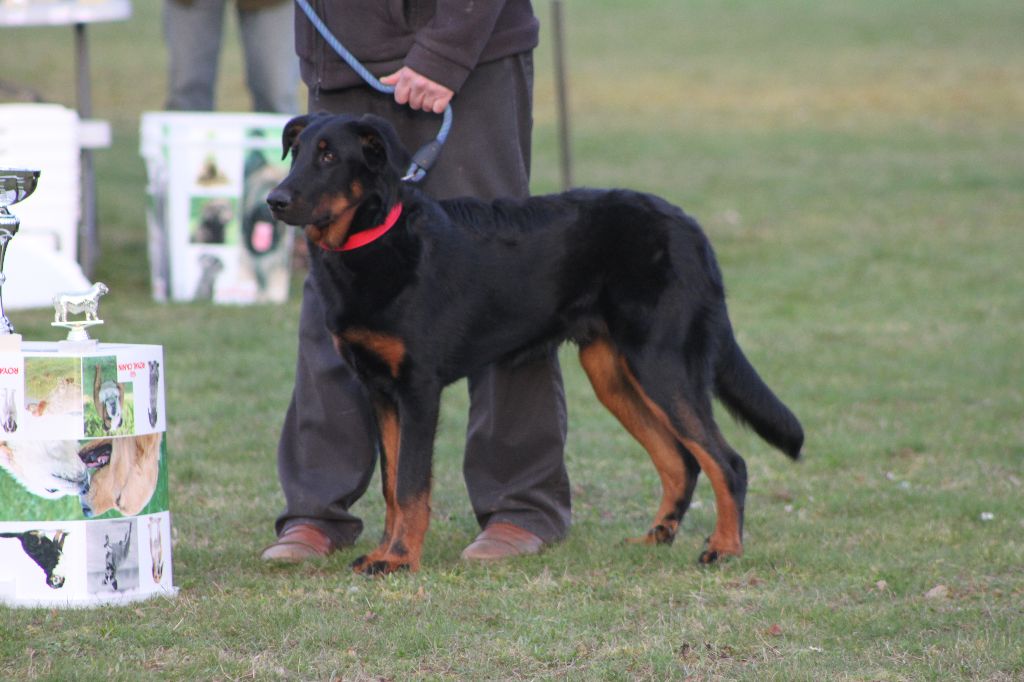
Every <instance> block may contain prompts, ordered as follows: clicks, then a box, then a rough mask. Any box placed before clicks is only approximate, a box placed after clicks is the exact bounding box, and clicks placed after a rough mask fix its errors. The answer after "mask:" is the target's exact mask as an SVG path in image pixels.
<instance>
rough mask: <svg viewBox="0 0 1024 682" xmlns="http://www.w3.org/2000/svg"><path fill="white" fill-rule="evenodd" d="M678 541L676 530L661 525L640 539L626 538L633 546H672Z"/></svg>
mask: <svg viewBox="0 0 1024 682" xmlns="http://www.w3.org/2000/svg"><path fill="white" fill-rule="evenodd" d="M675 539H676V528H674V527H670V526H666V525H665V524H663V523H659V524H658V525H657V526H654V527H653V528H651V529H650V530H648V531H647V532H646V533H645V534H643V535H641V536H640V537H638V538H626V542H628V543H629V544H633V545H671V544H672V543H673V542H674V541H675Z"/></svg>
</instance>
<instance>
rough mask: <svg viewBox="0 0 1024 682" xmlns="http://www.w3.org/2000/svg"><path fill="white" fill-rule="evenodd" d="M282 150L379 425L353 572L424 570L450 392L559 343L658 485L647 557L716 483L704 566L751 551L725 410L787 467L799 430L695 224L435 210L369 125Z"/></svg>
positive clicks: (295, 216)
mask: <svg viewBox="0 0 1024 682" xmlns="http://www.w3.org/2000/svg"><path fill="white" fill-rule="evenodd" d="M283 137H284V149H285V154H289V153H290V154H291V155H292V167H291V172H290V173H289V175H288V177H287V178H285V180H284V181H283V182H281V184H280V185H278V187H276V188H275V189H274V190H273V191H272V192H271V193H270V195H269V196H268V197H267V201H268V203H269V204H270V206H271V208H272V209H273V211H274V214H275V215H276V216H277V217H278V218H279V219H281V220H283V221H285V222H287V223H290V224H292V225H299V226H304V228H305V234H306V237H307V238H308V239H309V241H310V242H311V247H310V253H311V256H312V260H311V268H312V270H311V272H312V277H313V281H314V283H315V285H316V287H317V288H318V290H319V292H320V294H321V296H322V299H323V302H324V306H325V317H326V320H325V321H326V325H327V328H328V329H329V330H330V332H331V334H332V335H333V337H334V341H335V345H336V347H337V349H338V351H339V352H340V353H342V354H344V355H345V356H346V357H347V358H348V359H349V360H350V361H351V362H352V364H353V366H354V367H355V368H356V371H357V372H358V373H359V375H360V377H361V378H362V380H363V382H364V383H365V385H366V388H367V390H368V392H369V395H370V396H371V399H372V401H373V405H374V409H375V412H376V416H377V426H378V437H379V442H380V446H381V453H382V463H381V466H382V473H383V487H384V496H385V500H386V505H387V512H386V519H385V531H384V537H383V540H382V542H381V544H380V546H379V547H377V548H376V549H375V550H373V551H372V552H371V553H370V554H369V555H367V556H363V557H360V558H359V559H357V560H356V561H355V563H354V564H353V567H354V569H355V570H356V571H358V572H362V573H367V574H373V573H389V572H391V571H395V570H397V569H402V568H409V569H412V570H416V569H417V568H418V567H419V562H420V554H421V549H422V544H423V537H424V533H425V532H426V530H427V525H428V521H429V515H430V479H431V459H432V456H433V455H432V451H433V440H434V432H435V428H436V424H437V418H438V403H439V400H440V395H441V389H442V388H443V387H444V386H445V385H447V384H449V383H451V382H453V381H455V380H456V379H459V378H461V377H464V376H466V375H467V374H469V373H471V372H473V371H474V370H476V369H478V368H480V367H482V366H484V365H487V364H489V363H494V362H515V361H516V360H517V359H522V358H524V357H530V356H535V355H536V354H537V353H538V352H544V351H545V350H548V349H550V348H551V347H553V346H555V345H557V344H559V343H561V342H563V341H565V340H571V341H573V342H575V343H576V344H577V345H578V346H579V349H580V360H581V361H582V364H583V367H584V369H585V370H586V372H587V375H588V376H589V377H590V381H591V383H592V384H593V387H594V390H595V392H596V393H597V396H598V397H599V398H600V400H601V401H602V403H604V405H605V406H606V407H607V408H608V409H609V410H611V412H612V413H614V414H615V416H616V417H618V419H619V420H620V421H621V422H622V424H623V425H624V426H625V427H626V429H627V430H628V431H629V432H630V433H631V434H632V435H633V436H634V437H635V438H636V439H637V440H638V441H639V442H640V443H641V444H642V445H643V446H644V448H646V449H647V451H648V453H649V454H650V456H651V459H653V460H654V465H655V467H656V469H657V471H658V474H659V476H660V477H661V482H662V488H663V497H662V500H661V505H660V507H659V508H658V511H657V514H656V515H655V518H654V522H653V525H652V527H651V528H650V530H648V531H647V533H646V535H645V536H643V537H641V538H639V539H638V541H639V542H644V543H651V544H653V543H670V542H672V540H673V538H674V537H675V534H676V531H677V529H678V527H679V523H680V521H681V519H682V518H683V515H684V514H685V513H686V510H687V508H688V507H689V505H690V498H691V495H692V493H693V489H694V485H695V484H696V482H697V476H698V474H699V473H700V472H701V471H703V472H704V473H705V474H706V475H707V476H708V478H709V479H710V481H711V486H712V488H713V489H714V493H715V498H716V506H717V512H718V518H717V522H716V526H715V530H714V531H713V532H712V534H711V537H710V538H708V541H707V546H706V548H705V550H704V551H703V553H702V554H701V555H700V560H701V562H703V563H711V562H714V561H716V560H717V559H719V558H720V557H725V556H728V555H740V554H742V551H743V545H742V539H741V536H742V532H743V507H744V498H745V494H746V488H747V472H746V465H745V464H744V461H743V459H742V458H741V457H740V456H739V455H738V454H737V453H736V452H735V451H734V450H733V449H732V448H731V447H730V446H729V445H728V444H727V443H726V442H725V439H724V438H723V437H722V434H721V433H720V432H719V429H718V426H717V425H716V424H715V421H714V419H713V418H712V410H711V397H712V394H715V395H717V396H718V397H719V398H720V399H721V400H722V402H723V403H725V405H726V407H728V408H729V410H730V411H731V412H732V413H733V414H734V415H736V416H737V417H739V418H740V419H741V420H743V421H744V422H746V423H747V424H749V425H750V426H751V427H753V429H754V430H755V431H756V432H757V433H758V434H759V435H761V437H763V438H764V439H765V440H767V441H768V442H769V443H771V444H772V445H774V446H776V447H778V448H779V449H780V450H782V451H783V452H785V453H786V454H788V455H789V456H790V457H793V458H797V457H798V456H799V454H800V448H801V446H802V444H803V430H802V428H801V426H800V423H799V422H798V421H797V419H796V417H794V416H793V414H792V413H791V412H790V411H789V410H788V409H787V408H786V406H785V405H783V404H782V402H781V401H780V400H779V399H778V398H776V397H775V395H774V394H773V393H772V391H771V390H770V389H769V388H768V386H766V385H765V383H764V382H763V381H762V380H761V378H760V377H759V376H758V374H757V372H756V371H755V370H754V368H753V367H752V366H751V365H750V363H749V362H748V361H747V359H746V357H744V355H743V352H742V351H741V350H740V348H739V346H738V345H737V343H736V339H735V338H734V336H733V331H732V327H731V325H730V322H729V317H728V314H727V312H726V305H725V292H724V289H723V285H722V278H721V274H720V273H719V269H718V266H717V264H716V262H715V256H714V253H713V251H712V249H711V245H710V244H709V243H708V240H707V238H706V237H705V235H704V233H703V232H702V231H701V229H700V227H699V226H698V225H697V223H696V222H695V221H694V220H693V219H692V218H690V217H689V216H687V215H686V214H685V213H683V211H681V210H680V209H678V208H676V207H675V206H672V205H670V204H668V203H667V202H665V201H664V200H662V199H659V198H657V197H654V196H651V195H647V194H640V193H637V192H631V191H624V190H610V191H595V190H574V191H570V192H566V193H564V194H557V195H552V196H544V197H534V198H530V199H526V200H521V201H513V200H498V201H494V202H482V201H477V200H473V199H458V200H452V201H440V202H438V201H434V200H432V199H430V198H428V197H427V196H425V195H424V194H423V193H421V192H420V191H419V190H417V189H416V188H415V187H412V186H410V185H408V184H405V183H403V182H402V181H401V179H400V178H401V171H402V169H404V168H405V166H406V164H407V162H408V154H407V152H406V151H405V150H404V149H402V147H401V145H400V144H399V142H398V140H397V136H396V135H395V133H394V131H393V129H392V128H391V127H390V126H389V125H388V124H387V123H386V122H385V121H383V120H382V119H380V118H376V117H373V116H364V117H362V118H358V119H356V118H352V117H348V116H327V115H318V116H303V117H299V118H296V119H293V120H292V121H290V122H289V123H288V124H287V126H286V127H285V130H284V136H283ZM328 407H329V406H328Z"/></svg>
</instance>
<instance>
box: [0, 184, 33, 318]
mask: <svg viewBox="0 0 1024 682" xmlns="http://www.w3.org/2000/svg"><path fill="white" fill-rule="evenodd" d="M38 181H39V171H37V170H28V169H25V168H0V336H7V335H10V334H14V325H13V324H11V321H10V320H8V319H7V314H6V313H5V312H4V298H3V286H4V282H5V281H7V278H6V277H4V258H5V257H6V256H7V244H8V242H10V241H11V239H12V238H13V237H14V235H16V234H17V233H18V226H20V225H21V221H20V220H18V217H17V216H16V215H14V214H13V213H11V212H10V211H8V210H7V207H8V206H11V205H12V204H16V203H18V202H19V201H21V200H22V199H24V198H25V197H27V196H28V195H30V194H32V192H34V191H35V190H36V184H37V183H38Z"/></svg>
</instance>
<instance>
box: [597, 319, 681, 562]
mask: <svg viewBox="0 0 1024 682" xmlns="http://www.w3.org/2000/svg"><path fill="white" fill-rule="evenodd" d="M580 363H581V364H582V365H583V369H584V370H585V371H586V373H587V376H588V377H589V378H590V383H591V385H592V386H593V387H594V393H595V394H596V395H597V397H598V399H599V400H600V401H601V403H602V404H603V405H604V406H605V407H607V408H608V410H609V411H610V412H611V413H612V414H614V415H615V416H616V418H618V420H619V422H621V423H622V425H623V426H624V427H625V428H626V430H627V431H629V433H630V435H632V436H633V437H634V438H635V439H636V440H637V441H638V442H639V443H640V444H641V445H642V446H643V447H644V449H645V450H647V453H648V454H649V455H650V457H651V460H652V461H653V462H654V467H655V469H657V471H658V476H659V477H660V478H661V488H662V497H661V504H660V506H659V507H658V511H657V513H656V514H655V515H654V522H653V523H652V524H651V528H650V529H649V530H648V531H647V533H646V534H644V535H642V536H640V537H638V538H630V539H629V540H628V542H635V543H643V544H671V543H672V541H673V540H674V539H675V537H676V532H677V531H678V529H679V524H680V522H681V521H682V519H683V516H684V515H685V514H686V510H687V509H689V507H690V500H691V498H692V497H693V489H694V486H696V485H697V476H698V475H699V474H700V467H699V465H698V464H697V460H696V459H694V457H693V456H692V455H691V454H690V453H689V452H688V451H687V450H685V449H684V448H682V447H681V446H680V444H679V442H678V441H677V440H676V438H675V437H674V436H673V435H672V432H671V431H670V430H669V429H668V428H667V427H666V426H665V424H664V423H663V420H660V419H658V417H657V416H656V415H655V414H654V413H653V412H652V411H651V409H650V408H649V407H648V406H647V404H646V403H645V402H644V399H643V397H642V396H641V395H640V393H639V392H638V391H637V388H636V386H635V382H633V381H631V380H630V378H629V369H628V367H627V366H626V363H625V359H624V358H623V357H622V355H620V354H619V353H618V352H617V351H616V350H615V348H614V347H613V346H612V345H611V343H610V342H609V341H607V340H606V339H598V340H596V341H592V342H590V343H589V344H587V345H585V346H583V347H581V348H580Z"/></svg>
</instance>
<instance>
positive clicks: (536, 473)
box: [276, 54, 570, 545]
mask: <svg viewBox="0 0 1024 682" xmlns="http://www.w3.org/2000/svg"><path fill="white" fill-rule="evenodd" d="M532 85H533V64H532V57H531V55H529V54H523V55H517V56H513V57H509V58H506V59H503V60H499V61H496V62H491V63H488V64H484V65H481V66H479V67H477V69H476V70H475V71H474V72H473V74H472V75H470V77H469V79H468V80H467V82H466V84H465V85H464V86H463V89H462V90H461V91H460V92H459V94H458V95H457V97H456V98H455V100H454V101H453V109H454V110H455V117H454V126H453V128H452V131H451V134H450V136H449V138H448V141H447V143H446V144H445V147H444V151H443V152H442V154H441V156H440V159H439V160H438V162H437V164H436V165H435V166H434V168H433V169H432V170H431V171H430V172H429V173H428V174H427V177H426V180H425V181H424V184H423V188H424V189H425V190H426V191H427V192H430V193H431V194H432V195H433V196H435V197H437V198H448V197H454V196H465V195H474V196H479V197H483V198H493V197H498V196H525V195H526V194H527V193H528V190H529V167H530V157H529V155H530V135H531V130H532V102H531V97H532ZM309 108H310V111H311V112H312V111H330V112H346V113H353V114H358V113H367V112H369V113H375V114H377V115H380V116H383V117H385V118H387V119H388V120H390V121H392V123H393V124H394V125H395V127H396V129H397V130H398V133H399V135H400V137H402V140H403V142H404V143H405V145H406V146H407V147H408V148H409V149H410V150H413V151H414V150H416V149H418V148H419V147H420V146H421V145H422V144H424V143H425V142H427V141H428V140H430V139H432V138H433V137H434V136H435V135H436V134H437V129H438V126H439V125H440V121H441V118H440V116H437V115H434V114H426V113H423V112H416V111H413V110H411V109H409V108H408V107H400V106H398V105H397V104H395V102H394V100H393V99H392V98H391V97H390V96H387V95H382V94H380V93H377V92H374V91H372V90H370V89H369V88H352V89H346V90H341V91H332V92H321V91H318V90H317V89H316V88H315V87H314V88H313V89H311V92H310V96H309ZM468 384H469V396H470V408H469V425H468V432H467V438H466V450H465V458H464V462H463V475H464V477H465V481H466V487H467V489H468V490H469V496H470V502H471V504H472V507H473V511H474V513H475V515H476V518H477V521H478V523H479V524H480V526H481V527H483V526H486V525H487V523H488V522H489V521H491V520H495V521H497V520H500V521H507V522H511V523H514V524H516V525H518V526H520V527H522V528H525V529H527V530H529V531H531V532H533V533H535V534H536V535H538V536H539V537H541V538H542V539H543V540H545V541H546V542H553V541H555V540H559V539H561V538H562V537H564V536H565V534H566V532H567V531H568V528H569V521H570V500H569V479H568V475H567V473H566V470H565V463H564V460H563V449H564V446H565V434H566V412H565V395H564V392H563V389H562V378H561V372H560V370H559V367H558V361H557V358H556V357H555V356H554V354H552V355H551V356H550V357H547V358H544V359H541V360H539V361H535V362H532V363H529V364H526V365H523V366H518V367H515V368H508V367H501V366H492V367H488V368H486V369H485V370H483V371H481V372H479V373H477V374H475V375H473V376H471V377H469V381H468ZM376 458H377V452H376V444H375V439H374V437H373V414H372V411H371V408H370V405H369V401H368V399H367V397H366V394H365V392H364V390H363V387H362V385H361V384H360V382H359V381H358V379H357V378H356V376H355V374H354V372H353V370H352V369H351V368H350V367H349V366H348V365H347V364H346V363H345V362H344V361H343V360H342V359H341V358H340V357H339V356H338V354H337V353H336V351H335V350H334V346H333V344H332V342H331V339H330V335H329V334H328V333H327V330H326V328H325V326H324V318H323V308H322V304H321V302H320V300H319V298H318V296H317V294H316V292H315V289H314V287H313V286H312V285H311V283H310V282H309V280H308V279H307V281H306V283H305V287H304V289H303V298H302V310H301V314H300V319H299V357H298V363H297V366H296V372H295V388H294V392H293V394H292V400H291V404H290V405H289V407H288V412H287V414H286V416H285V422H284V427H283V428H282V431H281V440H280V444H279V446H278V476H279V479H280V482H281V487H282V489H283V491H284V496H285V502H286V509H285V511H284V513H283V514H282V515H281V516H280V517H279V518H278V519H277V523H276V529H277V532H278V534H280V533H281V532H282V531H283V530H284V529H285V528H286V527H287V526H288V525H290V524H292V523H296V522H303V523H312V524H314V525H316V526H318V527H319V528H321V529H322V530H323V531H324V532H325V533H327V535H328V536H329V537H330V538H331V539H332V540H333V541H334V543H335V544H337V545H348V544H352V543H353V542H354V541H355V539H356V537H357V536H358V535H359V534H360V532H362V528H363V524H362V521H360V519H359V518H357V517H356V516H354V515H353V514H352V513H351V512H350V511H349V509H350V507H351V506H352V505H353V504H354V503H355V501H356V500H358V499H359V498H360V497H361V496H362V495H363V493H364V492H365V491H366V488H367V486H368V485H369V482H370V478H371V476H372V474H373V469H374V465H375V462H376Z"/></svg>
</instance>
